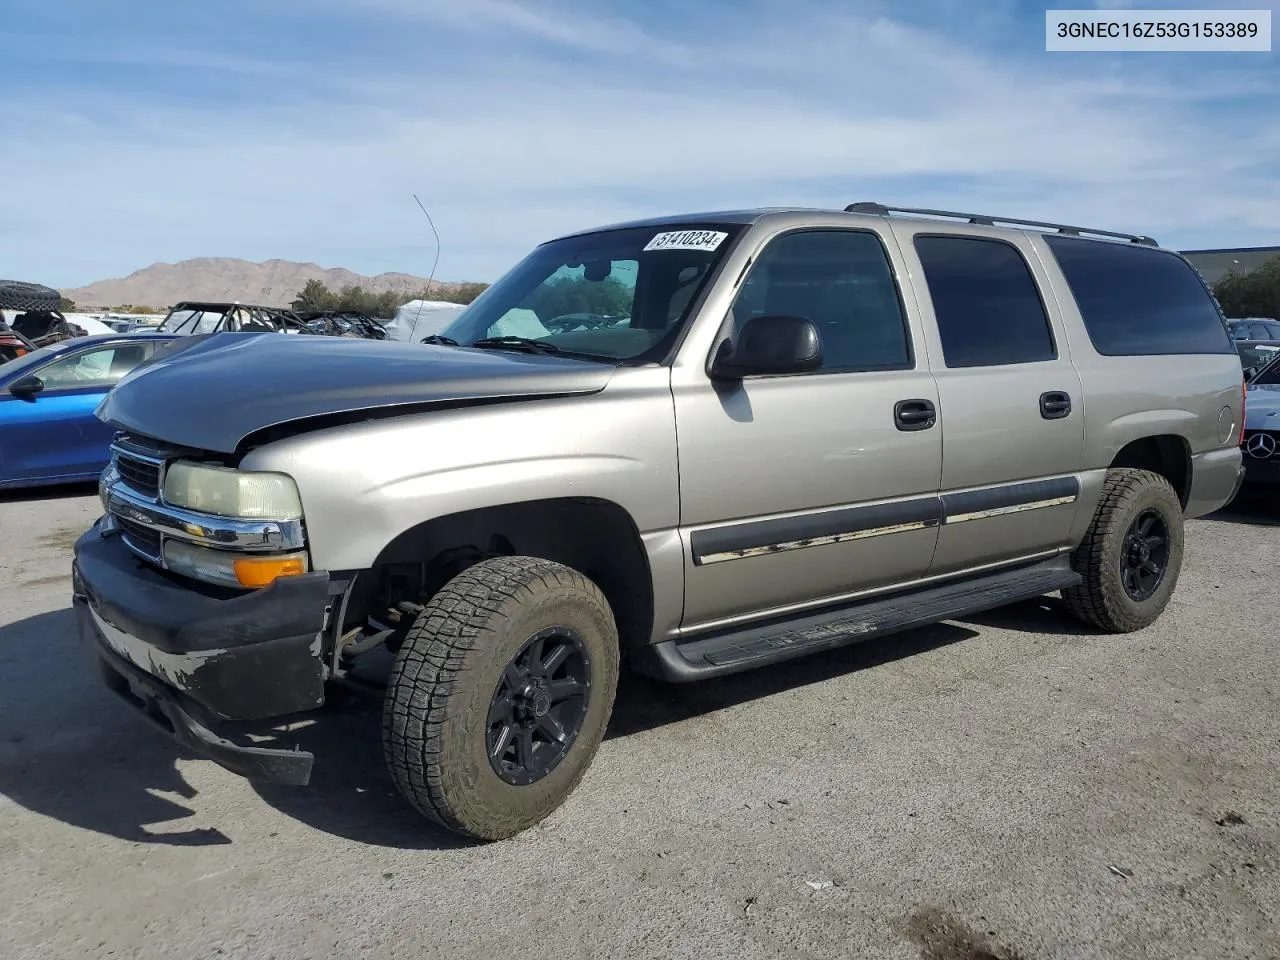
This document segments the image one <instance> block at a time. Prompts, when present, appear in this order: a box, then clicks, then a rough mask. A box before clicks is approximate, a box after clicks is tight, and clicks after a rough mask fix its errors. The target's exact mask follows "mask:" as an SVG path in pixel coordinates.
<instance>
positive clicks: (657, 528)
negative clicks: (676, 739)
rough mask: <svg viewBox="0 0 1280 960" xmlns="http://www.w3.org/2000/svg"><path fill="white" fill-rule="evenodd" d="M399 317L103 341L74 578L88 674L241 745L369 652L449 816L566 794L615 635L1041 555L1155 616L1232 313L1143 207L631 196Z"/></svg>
mask: <svg viewBox="0 0 1280 960" xmlns="http://www.w3.org/2000/svg"><path fill="white" fill-rule="evenodd" d="M427 339H428V340H429V342H428V343H426V344H422V345H419V344H417V343H404V342H399V341H391V340H386V341H382V340H369V339H364V338H358V339H357V338H345V337H319V336H315V337H271V336H260V337H252V338H242V337H236V336H232V335H228V334H225V333H216V334H213V335H211V336H208V337H207V338H205V339H204V340H202V341H200V342H198V343H195V344H192V345H190V346H188V347H187V348H186V349H184V350H182V351H181V352H180V353H179V354H176V355H174V356H172V357H168V358H158V359H155V360H153V361H151V362H149V363H148V364H147V366H146V367H145V368H144V369H140V370H138V371H136V372H135V373H134V374H132V375H130V376H128V377H126V378H124V379H123V380H121V381H120V383H119V384H118V385H117V386H116V387H115V389H114V390H113V391H112V392H111V393H110V394H109V395H108V396H107V397H106V399H105V400H104V401H103V403H102V406H101V407H100V409H99V411H98V413H99V416H100V417H101V418H102V419H103V420H104V421H106V422H107V423H109V424H111V425H112V427H113V428H114V429H116V430H118V431H120V432H119V434H118V436H117V437H116V439H115V442H114V444H113V459H112V463H111V465H110V466H109V467H108V468H107V470H106V471H105V472H104V473H103V476H102V479H101V484H100V487H101V497H102V503H103V515H102V517H101V518H100V519H99V520H97V521H96V522H95V523H94V525H93V527H92V529H90V530H89V531H87V532H86V533H85V534H84V535H83V536H82V537H81V538H80V539H79V541H78V542H77V544H76V546H75V560H74V565H73V580H72V594H73V602H74V606H75V611H76V617H77V623H78V625H79V630H80V633H81V636H82V638H83V640H84V642H85V643H86V644H87V645H88V647H89V648H90V649H91V650H92V651H93V653H94V655H95V657H96V659H97V661H98V663H99V664H100V666H101V669H102V674H103V677H104V680H105V682H106V683H107V685H108V686H109V687H110V688H111V689H113V690H115V691H116V692H118V693H119V694H120V695H121V696H122V698H123V699H124V700H125V701H126V702H128V703H129V704H131V705H133V706H134V707H135V708H137V709H138V710H139V711H140V712H142V713H143V714H145V715H146V716H148V717H150V718H152V719H153V720H154V721H155V722H156V723H157V724H158V725H159V726H160V727H162V728H163V729H164V730H165V731H167V732H168V733H169V734H170V735H172V736H173V737H175V738H176V739H177V740H178V741H180V742H181V743H183V744H185V745H186V746H187V747H189V748H191V749H192V750H194V751H196V752H197V753H199V754H201V755H203V756H205V757H209V758H211V759H213V760H215V761H217V762H218V763H220V764H222V765H223V766H224V767H226V768H227V769H229V770H232V771H235V772H237V773H240V774H242V775H245V776H248V777H252V778H256V779H260V780H264V781H273V782H277V783H291V784H303V783H306V782H307V781H308V780H309V778H310V776H311V771H312V767H313V764H315V763H322V762H323V759H324V758H323V755H322V754H321V755H319V756H317V755H313V752H312V751H307V750H302V749H298V747H300V744H299V743H297V741H296V740H293V741H291V739H290V738H291V734H290V729H291V725H292V723H293V721H294V720H297V719H300V718H305V717H306V716H308V715H309V714H310V713H311V712H312V711H315V710H316V709H317V708H319V707H320V706H321V705H322V704H324V703H325V702H326V691H327V690H329V689H331V688H332V685H334V684H335V683H339V682H343V681H350V680H353V679H354V678H355V676H356V673H357V670H358V669H359V668H360V667H361V665H362V664H364V663H368V662H371V661H370V660H369V659H368V658H373V657H376V656H383V657H385V656H386V655H387V654H388V653H389V654H390V655H391V659H392V664H391V666H390V670H389V674H388V675H387V677H386V680H385V689H383V690H380V691H379V693H378V695H379V696H380V697H381V698H382V711H383V713H382V716H383V723H382V752H383V757H384V759H385V762H386V765H387V768H388V770H389V771H390V773H391V777H392V779H393V780H394V782H395V784H396V786H397V788H398V789H399V790H400V792H401V793H402V794H403V795H404V797H405V798H406V799H407V800H408V801H409V802H410V803H411V804H412V805H413V806H414V807H415V808H416V809H417V810H418V811H419V812H421V813H422V814H423V815H424V816H425V817H426V818H428V819H429V820H431V821H434V822H435V823H437V824H440V825H442V826H444V827H446V828H448V829H450V830H453V831H456V832H458V833H460V834H463V835H466V836H470V837H478V838H484V839H498V838H503V837H510V836H512V835H514V834H516V833H518V832H520V831H522V830H524V829H526V828H528V827H530V826H532V825H534V824H536V823H538V822H540V821H542V820H543V819H544V818H546V817H547V816H549V815H550V814H551V813H552V812H553V811H555V810H556V809H557V808H559V807H560V805H561V804H562V803H563V802H564V800H565V799H566V798H567V797H568V796H569V795H570V794H571V792H572V791H573V790H574V789H575V788H576V787H577V785H578V783H579V782H580V780H581V779H582V777H583V775H584V773H585V772H586V770H587V768H588V765H589V764H590V763H591V761H592V758H593V757H594V756H595V754H596V752H597V749H598V747H599V746H600V743H601V741H602V738H603V736H604V732H605V728H606V725H607V723H608V721H609V717H610V714H611V711H612V708H613V702H614V695H615V690H616V686H617V681H618V676H619V672H620V670H622V669H623V668H624V667H625V668H627V669H633V670H637V671H640V672H642V673H645V674H647V675H650V676H653V677H657V678H660V679H663V680H667V681H671V682H677V683H683V682H689V681H705V680H713V679H714V678H717V677H721V676H724V675H726V674H732V673H735V672H738V671H743V670H749V669H759V668H768V667H772V666H775V665H777V664H780V663H783V662H785V661H787V660H790V659H792V658H795V657H800V656H808V655H820V654H822V653H823V652H824V651H828V650H831V649H832V648H834V647H838V646H841V645H843V644H848V643H854V642H857V641H860V640H865V639H867V638H871V637H880V636H884V635H886V634H892V633H894V632H896V631H901V630H905V629H909V628H912V627H917V626H922V625H924V624H928V623H932V622H936V621H940V620H946V619H951V618H954V617H962V616H967V615H971V614H974V613H977V612H978V611H981V610H985V609H989V608H992V607H998V606H1001V605H1003V604H1008V603H1012V602H1015V601H1019V600H1024V599H1031V598H1035V597H1039V596H1042V595H1044V594H1050V593H1058V594H1060V595H1061V596H1062V598H1063V601H1064V603H1063V606H1064V607H1065V609H1066V610H1067V611H1068V612H1069V613H1070V614H1071V615H1073V616H1074V617H1075V618H1077V619H1078V620H1080V621H1081V622H1083V623H1084V624H1086V625H1087V626H1088V628H1089V629H1092V630H1096V631H1099V632H1103V633H1126V632H1129V631H1134V630H1139V629H1142V628H1143V627H1146V626H1148V625H1149V624H1151V623H1153V622H1155V620H1156V619H1157V618H1159V617H1160V616H1161V614H1162V612H1163V611H1164V610H1165V608H1166V607H1167V605H1168V603H1169V601H1170V598H1171V596H1172V595H1173V592H1174V590H1175V588H1176V586H1177V582H1178V575H1179V571H1180V569H1181V563H1182V556H1183V544H1184V533H1183V524H1184V521H1185V519H1186V518H1188V517H1199V516H1203V515H1205V514H1208V513H1210V512H1212V511H1214V510H1217V509H1218V508H1219V507H1221V506H1222V505H1223V504H1225V503H1226V502H1228V501H1229V500H1230V499H1231V498H1232V497H1233V496H1234V494H1235V492H1236V490H1237V489H1238V487H1239V485H1240V482H1241V479H1242V473H1243V471H1242V467H1241V449H1240V441H1241V431H1242V429H1243V422H1242V418H1243V414H1244V409H1243V404H1244V384H1243V377H1242V370H1241V365H1240V361H1239V359H1238V357H1237V355H1236V353H1235V350H1234V348H1233V346H1232V343H1231V340H1230V338H1229V337H1228V335H1227V331H1226V327H1225V325H1224V322H1223V318H1222V315H1221V312H1220V310H1219V309H1218V307H1217V306H1216V304H1215V303H1214V301H1213V299H1212V297H1211V295H1210V293H1209V291H1208V289H1207V288H1206V287H1205V285H1204V283H1203V281H1202V280H1201V279H1200V278H1199V276H1198V274H1197V273H1196V272H1195V270H1194V269H1193V268H1192V267H1191V265H1190V264H1189V263H1188V262H1187V261H1186V259H1185V258H1183V257H1182V256H1180V255H1179V254H1177V253H1175V252H1172V251H1169V250H1166V249H1163V248H1161V247H1159V245H1158V244H1157V243H1156V242H1155V241H1154V240H1152V239H1151V238H1149V237H1145V236H1139V235H1130V234H1122V233H1116V232H1113V231H1107V230H1098V229H1089V228H1083V227H1075V226H1069V225H1063V224H1051V223H1040V222H1035V221H1027V220H1014V219H1006V218H998V217H993V216H989V215H985V214H982V215H979V214H966V213H949V212H946V211H936V210H916V209H902V208H896V207H887V206H883V205H881V204H877V203H856V204H851V205H850V206H849V207H847V208H846V209H845V210H832V211H820V210H799V209H794V210H753V211H739V212H727V213H721V214H699V215H691V216H686V217H672V218H660V219H654V220H648V221H639V222H633V223H628V224H622V225H617V226H612V227H604V228H600V229H596V230H589V231H584V232H580V233H575V234H571V235H567V236H563V237H560V238H558V239H555V240H552V241H549V242H547V243H545V244H542V245H541V246H539V247H537V248H536V249H535V250H534V251H533V252H532V253H531V254H530V255H529V256H528V257H527V258H526V259H525V260H523V261H521V262H520V263H519V264H518V265H516V266H515V267H514V268H513V269H512V270H511V272H509V273H508V274H507V275H506V276H505V277H504V278H502V279H501V280H500V281H499V282H498V283H496V284H494V285H493V286H492V287H490V288H488V289H487V290H486V291H485V292H484V293H483V294H481V296H480V297H479V298H478V299H477V300H476V301H475V302H474V303H472V304H471V305H470V306H468V307H467V308H466V309H465V310H462V311H460V312H459V314H458V316H457V317H456V318H455V319H453V320H452V321H451V322H450V323H449V324H448V326H446V327H445V328H444V329H443V330H440V331H438V332H433V333H432V335H431V336H430V337H428V338H427ZM191 397H198V398H200V401H201V402H200V403H199V404H198V405H194V406H193V405H192V404H191V403H190V402H189V398H191ZM778 737H779V749H780V750H781V751H783V752H785V751H786V750H787V749H788V747H787V744H786V737H787V734H786V732H785V731H783V732H780V733H779V734H778ZM264 738H265V739H264ZM370 749H376V747H375V746H374V745H373V744H370ZM742 759H743V762H760V758H759V757H751V758H746V757H744V758H742ZM765 762H768V758H766V759H765Z"/></svg>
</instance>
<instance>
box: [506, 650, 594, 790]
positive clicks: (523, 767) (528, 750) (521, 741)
mask: <svg viewBox="0 0 1280 960" xmlns="http://www.w3.org/2000/svg"><path fill="white" fill-rule="evenodd" d="M590 689H591V659H590V657H589V656H588V654H587V648H586V646H585V645H584V644H583V642H582V637H581V636H580V635H579V634H578V633H577V631H575V630H571V629H569V628H568V627H550V628H548V629H546V630H541V631H539V632H538V633H535V634H534V635H533V636H532V637H530V638H529V640H528V641H527V642H526V643H525V644H524V646H523V647H521V648H520V650H519V652H517V653H516V655H515V656H514V657H512V659H511V661H510V662H509V663H508V664H507V665H506V667H505V668H504V669H503V672H502V679H501V680H499V682H498V687H497V689H496V690H495V691H494V693H493V699H492V701H491V702H490V704H489V718H488V732H487V735H486V736H487V740H486V746H487V752H488V754H489V763H490V764H492V766H493V770H494V773H496V774H497V775H498V776H499V777H501V778H502V779H503V780H505V781H506V782H507V783H510V784H514V785H516V786H525V785H527V784H530V783H535V782H537V781H538V780H541V779H542V778H543V777H545V776H546V775H547V774H549V773H550V772H551V771H552V770H554V769H555V768H556V766H557V765H559V763H560V761H561V760H563V759H564V757H565V754H567V753H568V752H569V748H570V747H572V746H573V742H574V740H576V739H577V737H578V733H579V732H580V731H581V730H582V722H583V720H584V718H585V717H586V715H587V702H588V695H589V693H590Z"/></svg>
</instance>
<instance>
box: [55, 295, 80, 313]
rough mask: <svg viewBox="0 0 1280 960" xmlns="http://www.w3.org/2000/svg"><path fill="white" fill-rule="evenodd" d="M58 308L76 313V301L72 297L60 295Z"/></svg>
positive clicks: (65, 311)
mask: <svg viewBox="0 0 1280 960" xmlns="http://www.w3.org/2000/svg"><path fill="white" fill-rule="evenodd" d="M58 309H59V310H60V311H61V312H62V313H75V312H76V302H75V301H74V300H72V299H71V298H70V297H59V298H58Z"/></svg>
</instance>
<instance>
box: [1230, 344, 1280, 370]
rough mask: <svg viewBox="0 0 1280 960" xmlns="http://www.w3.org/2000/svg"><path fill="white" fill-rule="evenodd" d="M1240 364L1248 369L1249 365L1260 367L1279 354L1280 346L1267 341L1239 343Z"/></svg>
mask: <svg viewBox="0 0 1280 960" xmlns="http://www.w3.org/2000/svg"><path fill="white" fill-rule="evenodd" d="M1237 352H1239V354H1240V366H1242V367H1244V368H1245V369H1246V370H1248V369H1249V368H1250V367H1253V368H1255V369H1261V368H1262V367H1265V366H1266V365H1267V364H1268V363H1270V362H1271V361H1272V360H1274V359H1275V358H1276V356H1277V355H1280V346H1277V345H1275V344H1269V343H1251V344H1248V345H1247V346H1246V345H1245V344H1240V345H1239V347H1238V351H1237Z"/></svg>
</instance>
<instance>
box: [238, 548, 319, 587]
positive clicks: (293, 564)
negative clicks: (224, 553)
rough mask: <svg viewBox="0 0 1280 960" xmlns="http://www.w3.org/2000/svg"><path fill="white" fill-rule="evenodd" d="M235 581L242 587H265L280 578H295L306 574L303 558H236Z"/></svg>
mask: <svg viewBox="0 0 1280 960" xmlns="http://www.w3.org/2000/svg"><path fill="white" fill-rule="evenodd" d="M235 568H236V580H238V581H239V582H240V586H242V587H266V586H270V585H271V584H272V583H275V582H276V580H278V579H280V578H281V577H296V576H298V575H300V574H303V573H306V572H307V561H306V558H305V557H302V556H299V555H297V554H293V555H292V556H287V557H237V558H236V561H235Z"/></svg>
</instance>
